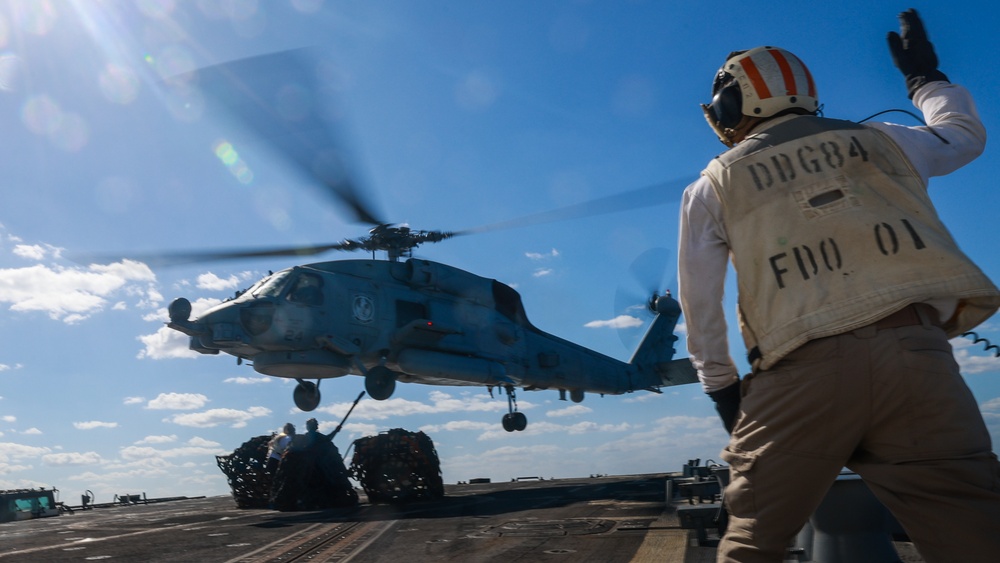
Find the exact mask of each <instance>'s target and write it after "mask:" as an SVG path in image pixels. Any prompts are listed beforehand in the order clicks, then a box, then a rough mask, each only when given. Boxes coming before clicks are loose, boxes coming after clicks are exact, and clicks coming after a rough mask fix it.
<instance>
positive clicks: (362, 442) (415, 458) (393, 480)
mask: <svg viewBox="0 0 1000 563" xmlns="http://www.w3.org/2000/svg"><path fill="white" fill-rule="evenodd" d="M351 473H352V474H353V475H354V477H355V478H356V479H357V480H358V481H359V482H360V483H361V487H362V488H363V489H364V490H365V493H366V494H367V495H368V500H369V501H370V502H406V501H410V500H417V499H437V498H441V497H443V496H444V483H443V481H442V480H441V464H440V462H439V461H438V455H437V451H435V449H434V442H432V441H431V439H430V437H429V436H427V435H426V434H424V433H423V432H409V431H406V430H403V429H402V428H394V429H392V430H389V431H387V432H382V433H381V434H379V435H378V436H368V437H365V438H359V439H357V440H355V441H354V457H353V458H352V459H351Z"/></svg>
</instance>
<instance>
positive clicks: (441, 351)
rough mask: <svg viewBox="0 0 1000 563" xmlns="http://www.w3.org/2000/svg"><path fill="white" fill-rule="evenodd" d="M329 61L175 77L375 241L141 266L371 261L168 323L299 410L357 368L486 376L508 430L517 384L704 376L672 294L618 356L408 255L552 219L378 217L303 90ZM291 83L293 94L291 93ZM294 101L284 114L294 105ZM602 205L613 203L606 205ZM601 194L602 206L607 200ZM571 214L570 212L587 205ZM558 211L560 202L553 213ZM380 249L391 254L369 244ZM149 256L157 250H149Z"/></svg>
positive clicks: (238, 66) (307, 275) (202, 255)
mask: <svg viewBox="0 0 1000 563" xmlns="http://www.w3.org/2000/svg"><path fill="white" fill-rule="evenodd" d="M322 69H323V63H322V61H321V62H320V63H319V64H316V63H315V61H314V60H311V59H309V58H308V57H304V56H303V53H302V52H301V51H293V52H281V53H275V54H268V55H261V56H257V57H252V58H249V59H242V60H239V61H235V62H230V63H223V64H222V65H218V66H217V67H208V68H207V69H201V70H199V71H195V75H193V76H185V77H182V78H181V79H178V80H175V81H173V87H174V88H176V89H179V91H181V92H182V94H183V93H185V92H190V91H192V90H193V89H199V90H200V91H201V92H205V93H207V95H208V96H210V97H211V98H214V99H217V100H224V102H225V104H224V105H225V110H226V111H228V112H230V113H231V114H232V115H235V116H236V118H237V120H238V121H240V122H242V123H244V124H246V125H248V126H249V128H250V129H252V130H254V131H255V132H256V133H257V134H258V135H259V136H260V137H261V138H262V139H264V140H265V141H266V143H268V144H270V145H271V146H272V147H273V148H274V149H275V151H276V152H277V153H278V154H279V155H282V156H284V157H285V158H286V159H287V160H288V161H289V162H291V163H292V164H294V165H296V166H297V167H298V168H299V169H300V170H302V171H303V172H304V173H305V174H306V176H308V177H310V178H311V179H312V181H313V182H314V183H315V184H316V185H318V186H320V187H322V188H323V189H324V190H325V192H326V193H327V194H329V195H331V196H332V197H333V199H334V200H335V201H336V202H337V203H338V204H340V205H342V206H346V208H347V210H348V211H349V213H350V214H351V215H352V216H353V218H354V219H355V220H357V221H358V222H362V223H367V224H369V225H371V226H372V227H371V229H370V230H369V232H368V236H365V237H359V238H356V239H347V240H343V241H341V242H337V243H332V244H322V245H315V246H304V247H303V246H298V247H288V248H269V249H250V250H243V249H241V250H222V251H196V252H190V253H172V254H170V253H168V254H163V253H161V254H158V255H156V256H153V257H144V258H143V257H140V258H138V259H145V260H146V261H148V262H154V263H155V262H159V263H175V262H204V261H217V260H230V259H249V258H266V257H276V256H296V257H299V256H311V255H316V254H321V253H325V252H331V251H341V252H344V251H346V252H350V251H365V252H370V253H371V254H372V258H371V259H348V260H334V261H327V262H316V263H310V264H304V265H298V266H294V267H292V268H289V269H285V270H282V271H278V272H274V273H270V274H269V275H267V276H266V277H264V278H263V279H261V280H260V281H258V282H257V283H255V284H254V285H252V286H251V287H249V288H248V289H246V290H244V291H241V292H238V293H237V294H236V296H235V297H233V298H231V299H229V300H227V301H225V302H223V303H220V304H218V305H216V306H214V307H212V308H211V309H209V310H207V311H205V312H204V313H202V314H200V315H199V316H198V317H196V318H192V306H191V302H190V300H188V299H186V298H183V297H180V298H177V299H175V300H173V301H172V302H171V303H170V305H169V308H168V316H169V321H168V322H167V326H168V327H169V328H171V329H173V330H176V331H178V332H181V333H183V334H185V335H187V336H188V337H189V338H190V342H189V347H190V349H192V350H194V351H196V352H199V353H201V354H208V355H217V354H219V353H220V352H222V353H225V354H229V355H231V356H235V357H236V358H237V362H238V363H240V364H242V363H244V362H246V363H248V364H250V365H252V366H253V369H254V370H255V371H257V372H258V373H261V374H265V375H269V376H275V377H282V378H290V379H294V380H295V381H297V385H296V386H295V389H294V391H293V400H294V402H295V405H296V407H298V408H299V409H301V410H303V411H312V410H314V409H316V408H317V406H318V405H319V404H320V401H321V396H320V390H319V385H320V382H321V381H322V380H323V379H327V378H335V377H342V376H345V375H360V376H362V377H363V378H364V385H365V390H366V392H367V393H368V394H369V395H370V396H371V397H372V398H373V399H376V400H385V399H388V398H389V397H391V396H392V394H393V392H394V391H395V388H396V385H397V383H420V384H427V385H453V386H481V387H486V388H487V389H488V390H489V392H490V394H491V395H492V391H493V389H500V390H501V391H502V392H504V393H506V395H507V401H508V412H507V413H506V414H505V415H504V416H503V418H502V421H501V422H502V425H503V428H504V430H506V431H508V432H514V431H521V430H524V429H525V428H526V426H527V418H526V416H525V415H524V413H522V412H520V411H519V410H518V407H517V398H516V391H517V389H518V388H520V389H522V390H526V391H535V390H547V389H548V390H556V391H558V392H559V396H560V399H562V400H565V399H566V397H567V396H568V397H569V399H570V400H572V401H574V402H580V401H583V400H584V397H585V395H586V394H587V393H597V394H601V395H604V394H611V395H617V394H623V393H629V392H633V391H638V390H649V391H653V392H659V391H658V390H659V389H660V388H661V387H664V386H669V385H682V384H687V383H693V382H695V381H696V380H697V377H696V375H695V371H694V369H693V367H692V366H691V363H690V361H689V360H688V359H686V358H682V359H674V358H673V356H674V353H675V350H674V347H673V344H674V342H675V341H676V340H677V337H676V336H674V334H673V332H674V329H675V326H676V324H677V321H678V318H679V316H680V314H681V310H680V306H679V305H678V303H677V301H676V300H675V299H674V298H673V297H672V296H671V295H670V293H669V291H667V292H665V293H663V294H657V293H654V294H652V295H650V296H648V302H647V303H646V307H647V308H648V311H649V312H650V313H652V314H653V315H654V318H653V321H652V323H651V324H650V325H649V328H648V329H647V332H646V334H645V336H644V338H643V339H642V341H641V343H640V344H639V345H638V347H637V348H636V350H635V352H634V353H633V355H632V356H631V358H630V359H629V361H627V362H624V361H620V360H617V359H614V358H611V357H609V356H606V355H603V354H600V353H598V352H596V351H594V350H591V349H588V348H586V347H584V346H580V345H578V344H574V343H572V342H570V341H567V340H564V339H562V338H559V337H557V336H555V335H552V334H549V333H546V332H544V331H542V330H540V329H539V328H537V327H535V326H534V325H532V324H531V322H529V321H528V317H527V315H526V313H525V310H524V306H523V303H522V300H521V296H520V295H519V294H518V293H517V291H516V290H515V289H513V288H512V287H510V286H509V285H506V284H504V283H501V282H499V281H497V280H494V279H489V278H485V277H481V276H478V275H476V274H473V273H470V272H467V271H464V270H461V269H459V268H456V267H452V266H449V265H446V264H442V263H438V262H433V261H430V260H426V259H422V258H414V257H413V250H414V249H415V248H417V247H419V246H420V245H422V244H425V243H438V242H442V241H444V240H447V239H450V238H452V237H455V236H459V235H468V234H473V233H477V232H484V231H487V230H491V229H497V228H510V227H514V226H519V225H527V224H533V223H538V222H544V221H549V220H553V219H554V218H556V215H551V214H544V213H543V214H536V215H535V216H530V217H527V218H523V219H522V220H517V221H508V222H505V223H499V224H496V225H492V226H488V227H481V228H477V229H468V230H465V231H454V232H443V231H423V230H414V229H411V228H410V227H408V226H405V225H398V224H394V223H390V222H385V221H383V220H381V217H380V214H379V213H376V212H374V211H373V210H372V208H371V206H370V205H369V204H368V203H366V202H365V200H364V197H362V195H361V193H362V192H361V190H359V189H358V188H357V187H356V185H355V184H354V181H353V179H352V175H351V174H350V173H349V171H348V169H349V167H348V166H347V165H346V160H345V159H344V158H343V156H342V153H341V152H339V151H338V150H335V149H334V148H331V147H336V143H335V142H334V141H333V140H332V139H331V133H330V129H331V128H330V127H328V124H327V123H325V122H324V118H325V116H326V115H328V114H326V113H324V112H323V110H322V109H321V108H320V107H318V106H317V105H316V104H311V103H307V102H306V101H303V100H305V99H306V98H304V97H302V96H301V93H302V92H317V91H321V90H322V88H321V86H320V85H317V83H316V80H317V76H320V75H322V72H320V71H321V70H322ZM288 92H297V93H299V97H297V98H296V97H294V96H293V99H292V101H291V102H290V101H289V94H288ZM290 103H292V104H293V105H294V106H295V111H288V107H289V104H290ZM602 203H603V204H607V202H602ZM603 204H602V205H601V206H602V208H603V209H604V211H607V208H608V206H607V205H603ZM587 212H588V211H587V209H584V208H578V209H574V210H569V215H572V214H576V215H580V214H582V213H587ZM558 216H559V217H566V216H567V213H562V214H559V215H558ZM379 252H383V253H384V254H385V258H384V259H377V258H376V253H379ZM150 258H151V259H150Z"/></svg>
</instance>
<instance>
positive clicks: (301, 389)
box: [292, 380, 320, 412]
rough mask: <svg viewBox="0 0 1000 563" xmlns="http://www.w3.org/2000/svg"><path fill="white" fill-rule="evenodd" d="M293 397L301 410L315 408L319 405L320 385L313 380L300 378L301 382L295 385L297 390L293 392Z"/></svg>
mask: <svg viewBox="0 0 1000 563" xmlns="http://www.w3.org/2000/svg"><path fill="white" fill-rule="evenodd" d="M292 399H293V400H294V401H295V406H296V407H298V408H299V410H303V411H306V412H309V411H311V410H315V409H316V407H318V406H319V399H320V395H319V386H318V385H316V384H315V383H313V382H312V381H302V380H299V384H298V385H296V386H295V391H293V392H292Z"/></svg>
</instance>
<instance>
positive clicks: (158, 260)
mask: <svg viewBox="0 0 1000 563" xmlns="http://www.w3.org/2000/svg"><path fill="white" fill-rule="evenodd" d="M358 248H359V247H358V245H357V244H355V243H353V242H349V241H345V242H338V243H335V244H320V245H314V246H290V247H283V248H281V247H279V248H257V249H239V250H222V249H216V250H200V251H193V252H169V253H151V254H125V255H121V254H119V255H114V256H112V255H95V254H83V255H76V256H71V257H70V258H71V259H72V260H74V261H75V262H79V263H92V264H104V263H109V262H117V261H120V260H134V261H136V262H143V263H145V264H147V265H149V266H177V265H181V264H200V263H203V262H220V261H224V260H239V259H245V258H270V257H280V256H313V255H316V254H322V253H324V252H330V251H333V250H356V249H358Z"/></svg>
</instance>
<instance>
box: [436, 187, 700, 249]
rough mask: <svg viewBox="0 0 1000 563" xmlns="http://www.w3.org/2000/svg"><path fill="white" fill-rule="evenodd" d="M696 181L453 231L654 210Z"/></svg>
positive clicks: (455, 233)
mask: <svg viewBox="0 0 1000 563" xmlns="http://www.w3.org/2000/svg"><path fill="white" fill-rule="evenodd" d="M694 180H695V178H693V177H690V176H683V177H680V178H675V179H673V180H669V181H666V182H662V183H659V184H653V185H651V186H646V187H644V188H638V189H635V190H629V191H627V192H622V193H618V194H614V195H610V196H606V197H601V198H597V199H592V200H590V201H585V202H582V203H577V204H574V205H570V206H567V207H561V208H559V209H552V210H549V211H542V212H540V213H532V214H531V215H526V216H524V217H519V218H516V219H508V220H506V221H500V222H498V223H492V224H489V225H483V226H481V227H473V228H469V229H463V230H460V231H453V232H452V233H451V234H452V236H459V235H471V234H476V233H485V232H490V231H499V230H506V229H516V228H520V227H530V226H533V225H542V224H545V223H555V222H557V221H568V220H570V219H580V218H583V217H595V216H597V215H607V214H610V213H617V212H619V211H628V210H631V209H639V208H641V207H652V206H656V205H665V204H667V203H673V202H675V201H677V200H679V199H680V197H681V193H682V192H683V191H684V188H685V187H686V186H687V185H688V184H690V183H691V182H693V181H694Z"/></svg>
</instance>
